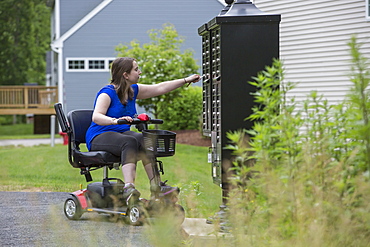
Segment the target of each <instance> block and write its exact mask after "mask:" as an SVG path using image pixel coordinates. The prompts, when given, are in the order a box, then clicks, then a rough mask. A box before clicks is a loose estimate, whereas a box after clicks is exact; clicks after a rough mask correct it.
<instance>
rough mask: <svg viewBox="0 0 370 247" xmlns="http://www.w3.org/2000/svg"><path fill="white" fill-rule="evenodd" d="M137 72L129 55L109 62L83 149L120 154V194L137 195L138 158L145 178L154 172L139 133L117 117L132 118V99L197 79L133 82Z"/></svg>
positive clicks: (167, 187) (133, 106) (137, 69)
mask: <svg viewBox="0 0 370 247" xmlns="http://www.w3.org/2000/svg"><path fill="white" fill-rule="evenodd" d="M140 74H141V71H140V69H139V67H138V64H137V62H136V61H135V59H133V58H127V57H121V58H117V59H115V60H114V61H113V63H112V67H111V76H112V79H111V83H110V84H109V85H106V86H105V87H103V88H102V89H101V90H100V91H99V92H98V93H97V96H96V99H95V103H94V112H93V115H92V123H91V125H90V127H89V129H88V131H87V133H86V143H87V148H88V149H89V150H90V151H98V150H101V151H108V152H110V153H113V154H114V155H117V156H120V157H121V164H122V173H123V177H124V180H125V188H124V192H123V196H124V198H125V199H126V200H128V199H129V198H130V197H131V195H135V196H137V197H138V196H140V192H139V191H138V190H136V189H135V177H136V163H137V161H138V160H142V162H143V165H144V168H145V171H146V173H147V175H148V178H149V181H152V180H153V178H154V174H153V171H152V167H151V163H150V160H149V159H148V158H147V157H146V156H145V154H144V149H143V147H142V139H143V138H142V134H141V133H137V132H133V131H130V125H127V124H122V125H117V121H118V119H125V120H127V121H129V122H131V121H132V119H133V117H134V115H135V114H136V99H147V98H150V97H155V96H158V95H162V94H165V93H168V92H170V91H172V90H175V89H177V88H179V87H181V86H183V85H185V84H188V83H189V84H190V83H194V82H197V81H199V79H200V76H199V75H191V76H188V77H186V78H182V79H177V80H172V81H165V82H162V83H159V84H153V85H146V84H137V83H138V81H139V79H140ZM161 190H162V192H163V193H166V194H167V193H171V192H173V191H177V190H178V189H177V188H175V187H170V186H166V185H165V184H163V186H162V187H161Z"/></svg>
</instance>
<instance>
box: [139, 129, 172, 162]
mask: <svg viewBox="0 0 370 247" xmlns="http://www.w3.org/2000/svg"><path fill="white" fill-rule="evenodd" d="M143 137H144V146H145V149H146V150H147V151H148V152H151V153H153V154H154V156H156V157H167V156H173V155H174V154H175V146H176V133H175V132H171V131H168V130H143Z"/></svg>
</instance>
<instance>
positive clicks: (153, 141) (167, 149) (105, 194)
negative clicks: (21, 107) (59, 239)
mask: <svg viewBox="0 0 370 247" xmlns="http://www.w3.org/2000/svg"><path fill="white" fill-rule="evenodd" d="M54 109H55V112H56V116H57V119H58V122H59V124H60V127H61V130H62V131H63V132H65V133H67V135H68V160H69V163H70V164H71V165H72V166H73V167H74V168H79V169H80V174H81V175H84V176H85V178H86V181H87V182H91V181H92V176H91V173H90V172H91V171H94V170H97V169H99V168H102V169H103V180H102V182H93V183H90V184H88V185H87V188H86V189H82V188H81V189H80V190H78V191H75V192H72V193H71V194H70V197H69V198H68V199H67V200H66V201H65V203H64V213H65V215H66V217H67V218H68V219H70V220H78V219H80V217H81V216H82V214H83V213H85V212H97V213H104V214H108V215H110V216H123V217H124V218H125V219H127V221H128V222H129V223H130V224H131V225H141V224H143V222H144V221H145V220H146V219H147V218H155V217H161V216H163V214H167V213H172V215H173V216H174V217H175V218H174V221H175V222H176V223H177V224H181V223H182V222H183V221H184V219H185V212H184V209H183V207H182V206H181V205H179V204H177V203H176V202H177V195H178V193H179V191H176V193H169V194H166V193H162V192H161V189H160V188H161V187H160V186H163V185H164V183H163V182H161V181H160V173H162V174H163V163H162V162H161V161H159V160H157V157H168V156H173V155H174V154H175V143H176V133H174V132H171V131H167V130H149V129H148V124H161V123H163V121H162V120H160V119H150V118H149V116H148V115H146V114H140V115H139V116H137V117H136V118H134V120H133V122H131V123H128V122H127V121H125V120H119V122H118V123H119V124H134V125H135V126H136V128H137V129H138V130H139V131H141V132H142V133H143V138H144V146H145V149H146V152H147V155H148V156H149V157H150V158H151V159H152V168H153V173H154V174H155V177H154V181H155V183H153V184H152V185H151V186H150V190H151V193H152V196H151V198H150V199H149V200H147V199H143V198H138V197H134V196H133V197H131V198H130V199H129V200H124V199H123V188H124V181H122V180H121V179H119V178H109V176H108V172H109V170H111V169H119V166H120V157H117V156H115V155H113V154H111V153H109V152H105V151H90V152H83V151H81V147H80V145H81V144H84V143H85V133H86V131H87V129H88V128H89V126H90V124H91V121H92V120H91V119H92V113H93V111H92V110H73V111H70V112H69V113H68V114H67V118H66V117H65V114H64V112H63V107H62V104H61V103H56V104H55V105H54ZM67 119H68V120H67Z"/></svg>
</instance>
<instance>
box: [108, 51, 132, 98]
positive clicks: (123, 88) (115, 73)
mask: <svg viewBox="0 0 370 247" xmlns="http://www.w3.org/2000/svg"><path fill="white" fill-rule="evenodd" d="M134 61H135V59H134V58H131V57H119V58H116V59H115V60H114V61H113V62H112V65H111V76H112V79H111V84H113V85H114V86H115V90H116V92H117V95H118V98H119V99H120V100H121V103H122V104H124V105H126V104H127V101H128V99H130V100H132V99H133V97H134V90H133V89H132V88H131V86H130V84H128V83H127V82H126V79H125V77H124V76H123V73H125V72H126V73H130V72H131V70H132V68H133V66H134V65H133V63H134Z"/></svg>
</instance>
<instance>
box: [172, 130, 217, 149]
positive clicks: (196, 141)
mask: <svg viewBox="0 0 370 247" xmlns="http://www.w3.org/2000/svg"><path fill="white" fill-rule="evenodd" d="M173 132H175V133H176V143H181V144H188V145H193V146H202V147H210V146H211V138H209V137H206V136H204V135H203V134H202V133H201V132H200V131H199V130H174V131H173Z"/></svg>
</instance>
